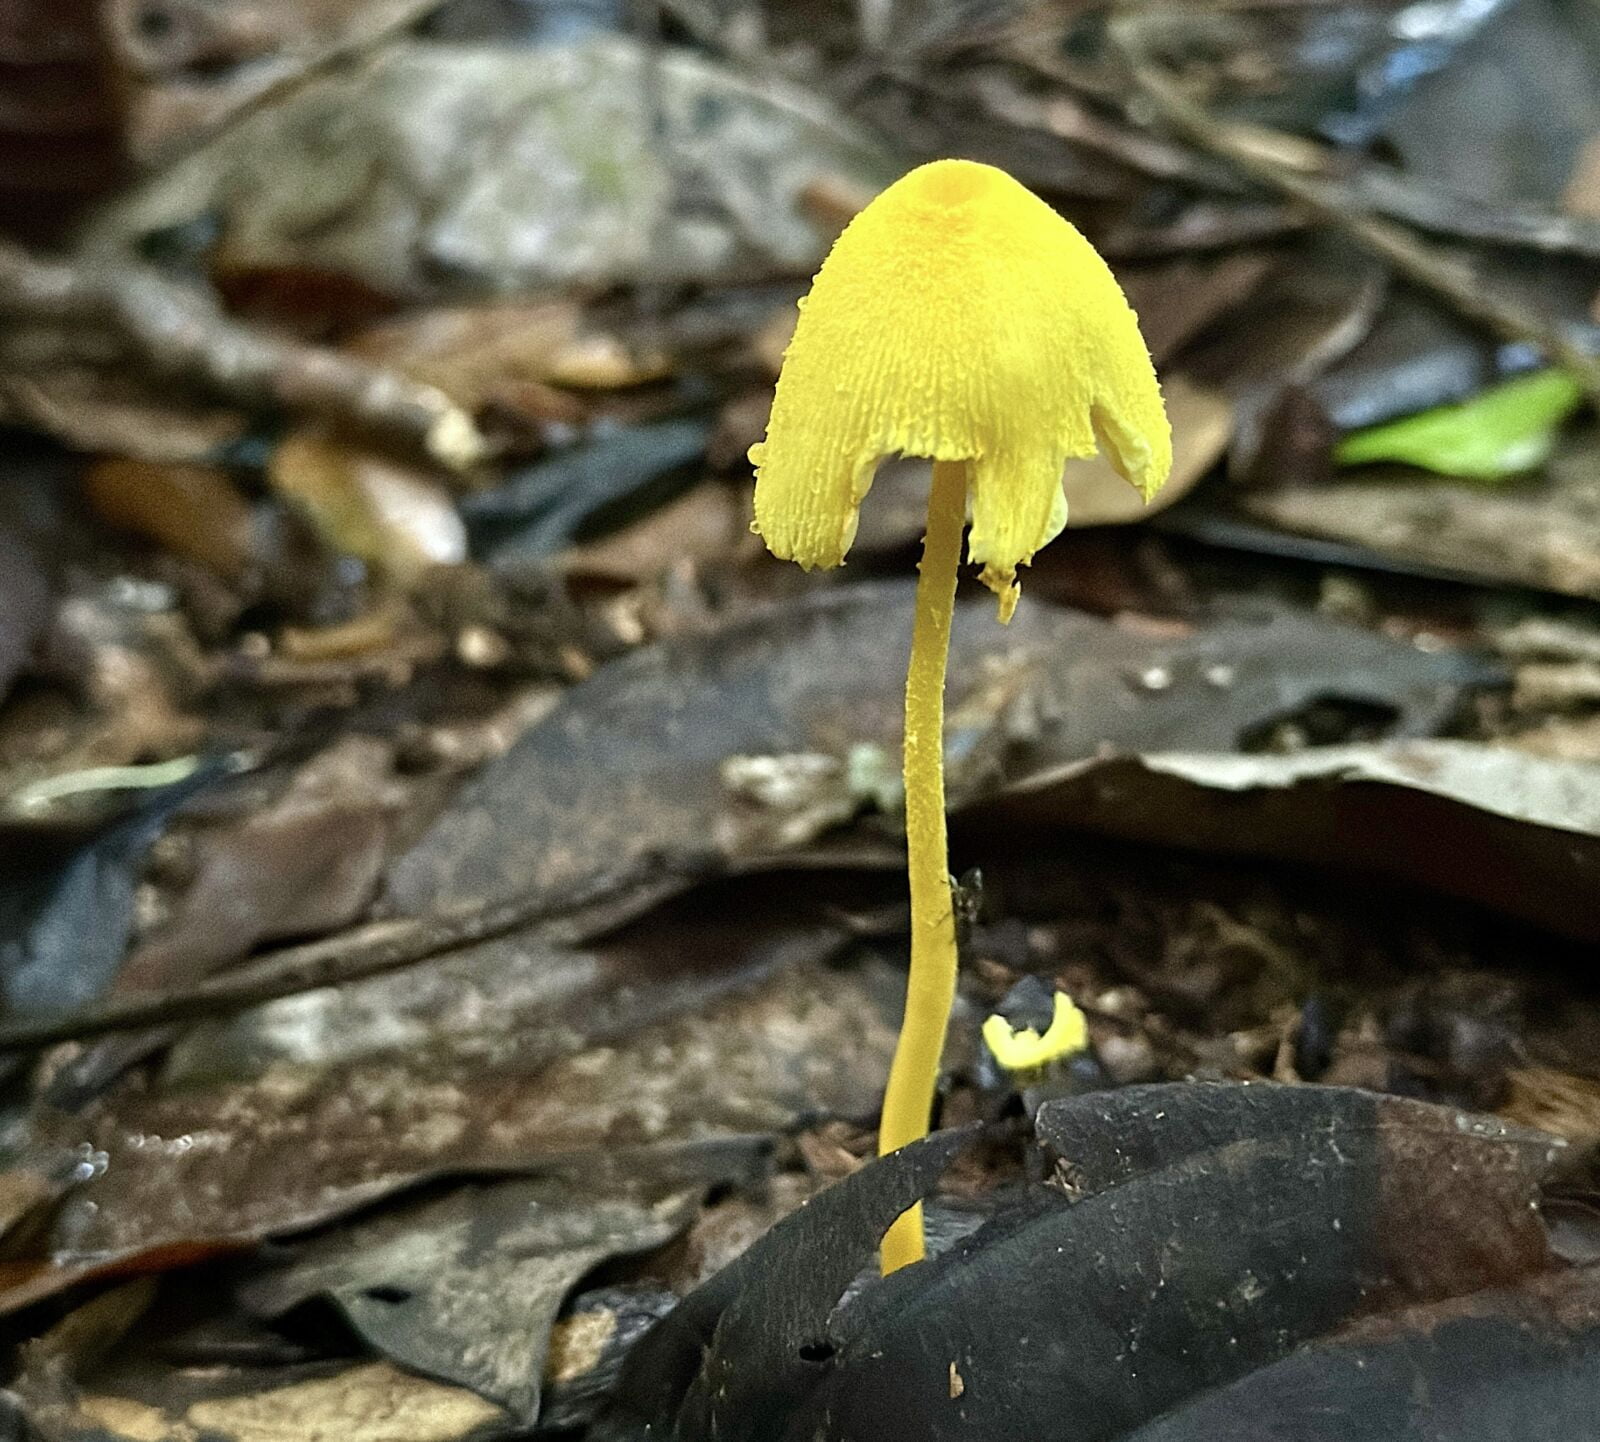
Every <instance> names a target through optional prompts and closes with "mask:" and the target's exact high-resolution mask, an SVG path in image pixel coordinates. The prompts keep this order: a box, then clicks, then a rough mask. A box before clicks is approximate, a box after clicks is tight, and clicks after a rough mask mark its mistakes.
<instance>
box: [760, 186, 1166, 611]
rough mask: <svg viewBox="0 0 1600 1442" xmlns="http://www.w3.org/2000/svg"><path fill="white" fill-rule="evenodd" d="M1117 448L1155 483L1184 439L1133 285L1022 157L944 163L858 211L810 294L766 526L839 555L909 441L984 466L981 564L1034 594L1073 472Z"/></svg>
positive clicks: (797, 551)
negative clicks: (1022, 572)
mask: <svg viewBox="0 0 1600 1442" xmlns="http://www.w3.org/2000/svg"><path fill="white" fill-rule="evenodd" d="M1097 448H1098V449H1103V450H1104V451H1105V452H1106V454H1107V457H1108V458H1109V459H1110V461H1111V463H1112V464H1113V466H1115V467H1116V469H1117V471H1118V472H1119V473H1120V474H1121V475H1122V476H1123V477H1124V478H1125V479H1127V480H1128V481H1129V482H1130V483H1131V484H1133V485H1134V486H1136V487H1137V488H1138V489H1139V490H1140V491H1141V492H1143V493H1144V495H1145V496H1146V497H1148V496H1150V495H1151V494H1153V493H1154V492H1155V491H1156V490H1157V489H1158V488H1159V487H1160V486H1161V484H1162V482H1163V481H1165V480H1166V478H1167V471H1168V470H1169V468H1170V466H1171V463H1172V436H1171V431H1170V430H1169V428H1168V425H1167V417H1166V412H1165V410H1164V409H1163V407H1162V403H1161V391H1160V388H1159V386H1158V385H1157V383H1156V377H1155V370H1154V368H1153V367H1152V366H1151V364H1150V356H1149V353H1148V352H1147V351H1146V349H1145V345H1144V341H1143V339H1142V338H1141V336H1140V334H1139V326H1138V322H1137V320H1136V319H1135V318H1134V314H1133V311H1132V309H1131V308H1130V307H1129V305H1128V302H1127V299H1126V298H1125V297H1124V296H1123V294H1122V291H1121V290H1120V289H1119V288H1118V286H1117V282H1116V280H1115V279H1114V278H1113V277H1112V274H1111V271H1110V270H1109V269H1108V267H1107V266H1106V263H1105V262H1104V261H1103V260H1101V258H1100V256H1099V255H1098V254H1097V253H1096V251H1095V250H1094V248H1093V247H1092V246H1091V245H1090V244H1089V242H1088V241H1086V240H1085V239H1084V238H1083V237H1082V236H1081V235H1079V234H1078V232H1077V231H1076V230H1075V229H1074V228H1073V227H1072V226H1071V225H1070V224H1069V223H1068V222H1067V221H1065V220H1063V219H1062V218H1061V217H1060V216H1059V215H1057V214H1056V213H1055V212H1054V211H1053V210H1051V209H1050V207H1049V206H1047V205H1046V204H1045V203H1044V202H1043V201H1042V200H1040V199H1039V198H1038V197H1037V196H1035V195H1033V194H1032V193H1031V192H1030V191H1028V190H1027V189H1025V188H1024V187H1023V186H1021V185H1019V184H1018V183H1017V182H1016V181H1015V180H1013V179H1012V178H1011V177H1010V176H1008V175H1007V174H1006V173H1005V172H1004V171H1001V170H996V169H995V168H994V167H992V166H988V165H980V164H977V163H975V162H973V161H966V160H938V161H934V162H933V163H932V164H929V165H923V166H920V167H918V168H917V169H916V170H913V171H911V172H910V174H908V175H906V176H903V177H902V178H901V179H900V180H898V181H896V182H895V183H894V184H893V185H891V186H890V187H889V188H888V189H887V190H885V191H884V192H883V193H882V194H881V195H879V196H878V198H877V199H876V200H874V201H873V202H872V203H871V204H870V205H869V206H867V208H866V209H865V210H863V211H862V212H861V213H860V214H859V215H857V216H856V218H855V219H854V220H853V221H851V223H850V224H849V226H848V227H847V228H846V229H845V231H844V233H843V234H842V235H841V236H840V237H839V239H838V241H837V242H835V244H834V247H833V250H832V251H831V252H830V253H829V255H828V258H827V260H826V261H824V262H823V265H822V269H821V270H820V271H819V272H818V273H817V278H816V280H815V281H814V282H813V284H812V287H811V293H810V294H809V295H808V296H807V297H806V298H805V299H804V300H802V301H801V303H800V319H799V323H798V325H797V326H796V328H795V333H794V339H793V341H791V342H790V345H789V349H788V350H787V352H786V353H785V355H784V361H783V369H782V371H781V372H780V374H779V377H778V389H777V395H776V397H775V399H774V401H773V405H772V415H771V419H770V420H769V422H768V425H767V437H766V440H765V441H764V442H762V443H761V444H759V445H756V446H753V447H752V448H751V451H750V459H751V462H752V463H753V464H754V465H755V468H756V530H757V531H759V532H760V533H761V535H762V537H763V538H764V539H765V540H766V543H767V545H768V547H769V548H770V549H771V550H772V551H773V552H774V553H775V554H776V555H778V556H782V557H784V558H786V559H788V560H793V561H798V562H799V563H800V564H801V565H802V566H804V567H806V568H807V569H810V568H811V567H813V566H837V565H838V564H839V563H840V562H841V561H843V560H844V556H845V552H846V551H848V550H849V549H850V543H851V541H852V540H853V539H854V538H855V533H856V520H857V509H858V507H859V506H860V504H861V501H862V498H863V497H864V496H865V495H866V493H867V488H868V487H869V486H870V485H871V484H872V476H873V472H874V471H875V470H876V468H877V465H878V462H879V461H880V460H882V459H883V458H884V457H885V456H888V455H893V454H896V453H899V454H903V455H910V456H929V457H932V458H933V459H935V460H945V461H953V460H967V461H970V462H971V463H972V464H971V487H970V491H969V506H970V511H971V519H972V529H971V531H970V533H969V535H968V539H967V555H968V559H969V560H971V561H973V562H974V563H975V564H978V565H981V566H982V567H983V579H984V581H985V583H986V584H988V585H989V586H991V587H993V588H994V590H995V591H996V592H998V593H999V595H1000V597H1001V613H1002V615H1003V616H1006V615H1009V614H1010V611H1011V608H1012V606H1014V605H1015V601H1016V573H1017V567H1018V566H1021V565H1025V564H1026V563H1027V562H1028V561H1030V560H1032V559H1033V555H1034V552H1035V551H1037V550H1038V549H1039V548H1040V547H1041V546H1043V545H1044V544H1045V542H1047V541H1049V540H1050V539H1051V538H1052V537H1054V536H1056V535H1057V534H1058V533H1059V532H1060V530H1061V528H1062V527H1063V526H1064V525H1065V524H1066V519H1067V506H1066V499H1065V497H1064V495H1063V494H1062V488H1061V472H1062V467H1063V465H1064V464H1065V462H1066V461H1067V459H1068V458H1069V457H1071V456H1089V455H1093V454H1094V452H1095V451H1096V449H1097Z"/></svg>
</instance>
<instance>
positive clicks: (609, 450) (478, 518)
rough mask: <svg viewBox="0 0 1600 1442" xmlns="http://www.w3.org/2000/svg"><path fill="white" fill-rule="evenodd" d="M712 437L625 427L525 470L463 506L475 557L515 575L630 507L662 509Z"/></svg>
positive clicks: (671, 428)
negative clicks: (673, 484) (666, 488)
mask: <svg viewBox="0 0 1600 1442" xmlns="http://www.w3.org/2000/svg"><path fill="white" fill-rule="evenodd" d="M710 433H711V426H710V423H709V422H707V421H703V420H673V421H660V422H658V423H656V424H655V425H649V426H632V427H624V428H621V429H619V430H615V431H612V432H610V433H608V434H603V435H598V436H595V437H594V438H593V439H591V440H589V441H587V442H585V443H584V444H583V445H581V446H578V447H577V448H575V449H573V450H571V451H568V452H565V453H563V454H560V455H556V456H553V457H551V458H550V459H548V460H543V461H539V462H537V463H535V464H533V465H530V466H527V467H525V468H524V469H523V470H521V471H519V472H518V473H517V474H515V475H513V476H512V477H511V478H510V479H509V480H507V481H506V483H505V484H504V485H502V486H497V487H496V488H495V489H494V490H491V491H481V492H479V493H478V494H476V495H473V496H468V497H466V498H465V499H464V500H463V501H462V502H461V506H460V509H461V514H462V516H463V517H464V518H465V519H466V522H467V536H468V539H469V541H470V543H471V547H472V554H473V555H474V556H475V557H477V558H479V559H481V560H483V561H485V562H486V563H487V564H488V565H490V566H491V567H492V568H493V569H495V570H501V571H513V572H514V571H515V570H516V569H517V568H519V567H525V566H528V565H530V564H537V563H538V562H540V561H542V560H546V559H548V558H549V557H551V556H553V555H555V554H556V552H558V551H560V550H561V549H562V548H563V547H564V546H567V545H570V544H571V543H572V542H574V541H576V540H579V539H582V538H584V537H587V536H589V535H593V534H598V533H599V532H601V531H603V530H605V529H607V526H606V520H607V517H608V516H619V515H621V514H624V513H625V508H627V507H628V506H629V505H630V504H631V505H632V506H634V507H635V508H645V507H648V506H650V505H652V504H654V505H659V504H660V503H661V502H662V501H663V500H665V499H666V498H667V496H668V494H670V492H669V491H664V490H663V483H671V482H672V481H673V478H674V476H675V475H676V476H678V477H680V478H681V477H682V475H683V473H684V471H685V467H687V466H689V465H690V464H691V463H692V462H694V461H697V460H699V459H700V458H701V457H702V456H704V455H705V449H706V441H707V438H708V437H709V436H710ZM681 485H682V480H681V479H679V480H678V482H677V486H678V488H681Z"/></svg>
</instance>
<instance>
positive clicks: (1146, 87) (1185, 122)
mask: <svg viewBox="0 0 1600 1442" xmlns="http://www.w3.org/2000/svg"><path fill="white" fill-rule="evenodd" d="M1135 30H1136V23H1135V22H1134V21H1133V20H1132V19H1130V18H1125V19H1122V20H1119V21H1115V22H1113V24H1112V25H1111V27H1110V30H1109V33H1110V35H1111V37H1112V39H1113V41H1114V43H1115V44H1116V45H1117V46H1118V48H1119V49H1120V51H1121V52H1122V55H1123V58H1124V59H1125V60H1126V61H1127V64H1128V68H1129V71H1130V73H1131V76H1132V79H1133V81H1134V84H1135V85H1136V86H1137V87H1138V89H1139V92H1140V94H1141V95H1142V96H1143V97H1144V98H1145V99H1147V100H1148V101H1149V102H1150V103H1151V104H1152V105H1153V106H1155V108H1156V109H1157V110H1158V111H1159V112H1160V115H1161V118H1162V119H1163V120H1164V121H1165V122H1166V123H1167V124H1168V125H1169V126H1170V127H1171V128H1172V129H1173V130H1174V131H1176V132H1177V133H1179V134H1180V135H1182V136H1183V137H1184V138H1186V139H1187V140H1188V141H1190V143H1192V144H1194V145H1196V146H1198V147H1199V148H1200V149H1202V150H1204V151H1206V152H1207V153H1209V154H1211V155H1216V156H1219V157H1221V158H1222V159H1225V160H1227V161H1229V162H1230V163H1231V164H1233V165H1235V166H1237V167H1238V169H1239V170H1241V171H1242V172H1244V173H1245V174H1246V175H1249V176H1250V177H1251V178H1252V179H1254V180H1256V181H1258V182H1260V183H1261V184H1262V185H1265V186H1267V187H1269V188H1270V189H1272V190H1275V191H1277V192H1278V193H1279V194H1281V195H1286V196H1289V197H1290V198H1291V199H1293V200H1295V201H1297V202H1298V203H1300V204H1301V205H1303V206H1305V208H1306V209H1307V210H1308V211H1310V212H1312V213H1313V214H1314V215H1316V216H1317V217H1318V218H1319V219H1321V220H1323V221H1325V222H1326V223H1327V224H1329V225H1330V226H1333V227H1334V228H1336V229H1338V230H1341V231H1343V232H1344V233H1345V234H1346V235H1348V236H1349V237H1350V238H1351V239H1352V240H1354V241H1355V242H1356V243H1357V244H1359V245H1361V246H1362V247H1364V248H1365V249H1367V250H1369V251H1371V252H1372V253H1373V254H1375V255H1378V256H1380V257H1382V259H1384V260H1385V261H1387V262H1388V263H1389V264H1390V265H1391V266H1393V267H1394V269H1395V270H1396V271H1397V272H1399V273H1400V274H1401V275H1403V276H1405V277H1406V279H1408V280H1410V281H1413V282H1414V283H1415V284H1417V285H1419V286H1422V287H1424V288H1426V289H1428V290H1430V291H1432V292H1433V293H1434V294H1435V295H1438V296H1441V297H1442V298H1443V299H1445V300H1447V301H1448V302H1449V303H1450V304H1451V305H1452V306H1453V307H1454V308H1455V309H1456V310H1457V311H1458V312H1459V313H1460V314H1461V315H1463V316H1465V317H1466V318H1467V319H1468V320H1471V321H1474V322H1475V323H1477V324H1478V325H1480V326H1482V327H1483V328H1484V329H1485V330H1487V331H1489V332H1490V333H1491V334H1493V335H1496V336H1498V337H1500V338H1501V339H1502V340H1509V341H1520V342H1527V343H1530V344H1532V345H1534V346H1537V347H1538V349H1539V350H1541V351H1542V352H1543V353H1544V354H1545V356H1546V357H1547V358H1548V359H1549V360H1551V361H1552V362H1554V363H1556V364H1558V365H1560V366H1562V367H1563V368H1564V369H1566V370H1568V371H1570V372H1571V373H1572V375H1573V377H1574V378H1575V379H1576V380H1577V381H1578V383H1579V384H1580V385H1582V386H1583V388H1584V390H1585V391H1586V392H1587V393H1588V394H1589V396H1590V397H1591V398H1593V399H1594V400H1595V401H1596V402H1597V403H1600V359H1597V358H1596V357H1594V356H1592V355H1590V354H1589V353H1588V352H1587V351H1586V350H1584V349H1583V348H1582V347H1581V346H1579V345H1577V344H1575V343H1574V342H1573V341H1572V339H1571V338H1570V337H1569V336H1568V335H1567V334H1566V333H1565V332H1564V331H1563V330H1562V328H1561V327H1560V326H1559V325H1558V324H1556V323H1555V322H1554V321H1552V320H1549V319H1547V318H1546V317H1544V316H1541V315H1537V314H1535V313H1534V312H1532V311H1530V310H1528V309H1526V308H1524V307H1523V306H1520V305H1518V304H1516V303H1515V302H1514V301H1511V300H1509V299H1507V298H1506V297H1505V296H1503V295H1497V294H1495V293H1493V292H1492V291H1491V290H1490V289H1489V288H1488V287H1486V286H1485V284H1484V281H1483V278H1482V276H1480V275H1479V274H1478V273H1477V272H1476V271H1475V270H1474V269H1473V268H1472V267H1471V266H1470V265H1466V264H1463V263H1462V262H1461V261H1458V260H1455V259H1453V258H1451V257H1449V256H1444V255H1440V254H1439V253H1438V252H1436V251H1435V250H1434V249H1432V248H1431V247H1430V246H1428V245H1427V244H1425V243H1424V242H1423V241H1421V240H1419V239H1418V238H1417V237H1416V236H1415V235H1413V234H1412V233H1411V232H1410V231H1409V230H1407V229H1406V228H1405V227H1404V226H1400V225H1396V224H1394V223H1393V222H1391V221H1388V220H1384V219H1381V218H1379V217H1377V216H1374V215H1371V214H1369V213H1367V212H1366V211H1364V210H1362V209H1360V208H1359V207H1358V206H1356V205H1354V204H1352V196H1351V194H1350V193H1349V191H1348V190H1346V189H1345V188H1343V187H1340V186H1337V185H1334V184H1331V183H1329V182H1327V181H1325V180H1323V179H1321V178H1320V177H1318V176H1315V175H1312V174H1307V173H1305V172H1303V171H1299V170H1295V169H1293V168H1291V167H1289V166H1287V165H1284V164H1282V163H1281V162H1279V161H1277V160H1275V159H1273V158H1272V157H1271V156H1270V155H1269V154H1268V153H1267V148H1266V147H1265V146H1262V145H1260V144H1251V143H1246V142H1245V141H1244V140H1243V139H1242V138H1241V137H1240V136H1239V135H1237V134H1235V132H1234V131H1233V130H1232V128H1231V127H1229V126H1228V125H1226V124H1224V123H1222V122H1220V121H1218V120H1216V119H1215V118H1214V117H1213V116H1211V115H1210V114H1209V113H1208V112H1207V110H1206V109H1205V107H1204V106H1202V105H1200V104H1198V103H1197V102H1196V101H1194V100H1192V99H1190V97H1189V96H1187V95H1186V94H1184V92H1183V91H1182V90H1181V89H1180V88H1179V87H1178V86H1177V85H1176V84H1175V83H1174V82H1173V81H1172V79H1171V78H1170V77H1169V76H1168V75H1166V74H1165V73H1164V72H1163V71H1162V70H1161V68H1160V67H1159V66H1157V65H1155V64H1153V63H1152V62H1151V61H1150V60H1149V59H1148V57H1147V56H1146V54H1145V53H1144V51H1143V49H1142V47H1141V46H1140V44H1139V42H1138V38H1137V35H1136V33H1135Z"/></svg>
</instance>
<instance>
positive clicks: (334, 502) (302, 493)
mask: <svg viewBox="0 0 1600 1442" xmlns="http://www.w3.org/2000/svg"><path fill="white" fill-rule="evenodd" d="M267 475H268V478H269V479H270V480H271V482H272V484H273V486H274V488H275V489H276V490H277V491H278V493H279V495H281V496H283V497H285V498H286V499H287V500H288V501H289V502H291V503H292V504H293V505H294V506H295V507H296V508H297V509H298V510H299V511H300V512H301V513H302V514H303V515H304V516H305V517H306V519H307V520H308V521H310V523H311V524H312V526H314V527H315V528H316V530H317V533H318V534H319V535H320V536H321V537H322V538H323V540H324V541H326V542H327V544H328V545H329V546H331V547H332V548H333V549H334V550H336V551H342V552H344V553H345V554H347V555H351V556H357V557H359V558H360V559H362V560H364V561H368V562H370V563H372V564H373V565H375V566H377V567H379V568H380V569H381V570H382V571H384V572H385V573H386V574H387V575H388V576H390V577H392V578H393V579H395V580H397V581H399V582H401V583H402V584H407V583H410V582H413V581H415V580H417V579H418V578H419V577H420V576H421V575H422V574H423V573H424V572H426V571H427V570H429V569H430V568H431V567H433V566H441V565H456V564H459V563H460V562H461V561H463V560H465V559H466V553H467V535H466V528H465V527H464V526H463V525H462V523H461V518H460V517H459V516H458V515H457V514H456V511H455V507H454V506H453V505H451V503H450V498H449V497H448V496H447V495H446V494H445V491H444V488H443V487H442V486H441V485H440V484H439V483H438V481H436V480H435V479H434V478H433V476H432V475H430V474H429V473H428V472H426V471H421V470H417V469H415V468H411V467H406V466H402V465H400V464H399V463H398V462H395V461H391V460H388V459H386V458H384V457H380V456H376V455H373V454H371V453H370V452H366V451H359V450H355V449H353V448H352V447H350V446H347V445H344V444H342V443H341V442H338V441H334V440H331V439H329V438H327V437H325V436H322V435H319V434H316V433H314V432H311V431H296V432H295V433H294V434H292V435H290V436H288V437H286V438H285V439H284V441H283V443H282V444H281V445H279V447H278V448H277V450H276V451H274V452H273V455H272V460H271V461H270V462H269V464H268V467H267Z"/></svg>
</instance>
